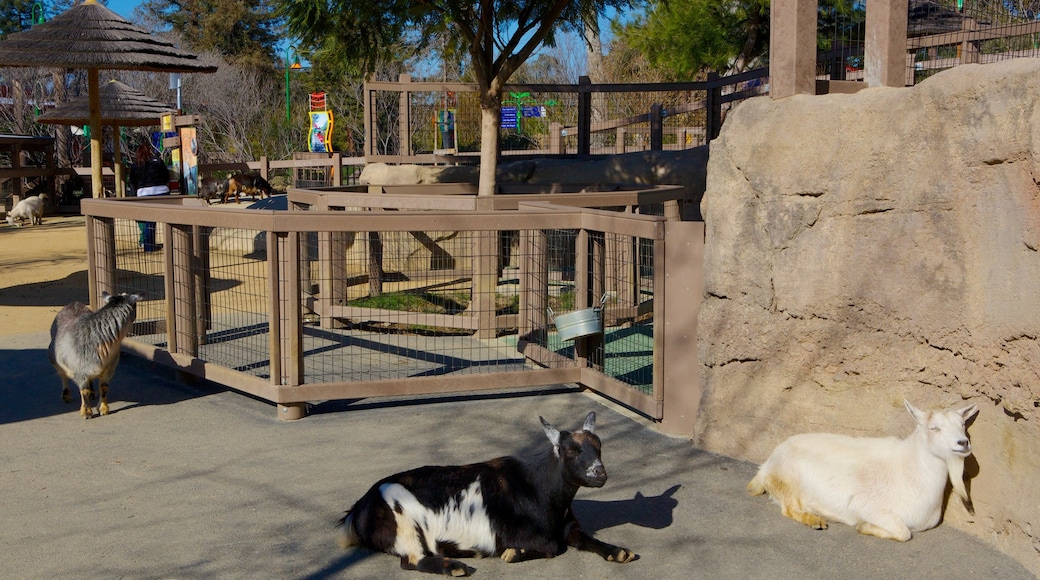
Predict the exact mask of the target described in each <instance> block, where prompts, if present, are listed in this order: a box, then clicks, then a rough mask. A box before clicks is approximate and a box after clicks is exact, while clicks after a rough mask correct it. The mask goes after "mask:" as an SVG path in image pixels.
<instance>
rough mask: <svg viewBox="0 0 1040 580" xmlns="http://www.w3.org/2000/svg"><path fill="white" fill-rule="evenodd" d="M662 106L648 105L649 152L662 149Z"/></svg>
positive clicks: (656, 104)
mask: <svg viewBox="0 0 1040 580" xmlns="http://www.w3.org/2000/svg"><path fill="white" fill-rule="evenodd" d="M664 115H665V110H664V106H662V105H661V103H654V104H652V105H650V150H651V151H660V150H662V149H664Z"/></svg>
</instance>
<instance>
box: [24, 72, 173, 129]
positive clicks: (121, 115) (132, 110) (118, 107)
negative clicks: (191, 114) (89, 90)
mask: <svg viewBox="0 0 1040 580" xmlns="http://www.w3.org/2000/svg"><path fill="white" fill-rule="evenodd" d="M99 93H100V102H101V124H102V125H111V126H113V127H147V126H150V125H158V124H159V123H160V120H161V118H162V116H163V115H168V114H171V113H174V114H175V113H176V112H177V109H176V108H175V107H173V106H171V105H168V104H166V103H161V102H159V101H157V100H155V99H153V98H151V97H149V96H147V95H145V94H144V93H142V92H141V91H139V90H137V89H135V88H133V87H131V86H130V85H127V84H126V83H122V82H120V81H117V80H111V81H108V82H107V83H105V84H103V85H101V88H100V89H99ZM36 121H37V122H38V123H49V124H53V125H86V124H89V123H90V103H89V99H88V98H87V97H79V98H77V99H73V100H71V101H69V102H67V103H62V104H60V105H58V106H57V107H54V108H53V109H49V110H47V111H45V112H44V113H42V114H40V115H39V116H37V117H36Z"/></svg>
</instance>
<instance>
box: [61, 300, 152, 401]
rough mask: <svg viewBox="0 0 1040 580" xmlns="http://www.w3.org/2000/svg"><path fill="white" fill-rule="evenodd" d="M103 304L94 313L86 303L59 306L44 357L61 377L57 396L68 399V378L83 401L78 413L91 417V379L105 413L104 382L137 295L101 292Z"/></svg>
mask: <svg viewBox="0 0 1040 580" xmlns="http://www.w3.org/2000/svg"><path fill="white" fill-rule="evenodd" d="M101 299H102V300H103V301H104V303H105V304H104V306H102V307H101V308H100V309H98V311H97V312H94V311H92V310H91V309H90V307H89V306H87V305H85V304H81V303H79V302H73V303H72V304H69V305H68V306H66V307H64V308H62V309H61V311H60V312H58V315H57V316H55V317H54V322H53V323H51V343H50V346H48V347H47V357H48V358H49V359H50V361H51V364H52V365H54V370H56V371H58V376H59V377H61V399H62V400H63V401H65V402H66V403H69V402H71V400H72V399H71V397H70V395H69V379H72V382H74V383H76V386H77V387H79V395H80V397H81V398H82V400H83V404H82V405H81V406H80V408H79V414H80V415H83V418H84V419H89V418H91V417H93V416H94V411H93V409H92V408H91V405H90V399H91V397H93V395H94V392H93V390H92V387H93V381H94V379H97V381H98V391H99V394H100V397H101V404H100V405H99V406H98V412H99V413H100V414H101V415H107V414H108V381H109V380H110V379H111V378H112V375H114V374H115V372H116V365H118V364H119V345H120V343H121V342H123V338H125V337H126V335H127V333H128V332H130V328H131V327H132V326H133V324H134V319H135V318H137V306H136V304H137V302H138V301H139V300H141V295H139V294H109V293H108V292H102V293H101Z"/></svg>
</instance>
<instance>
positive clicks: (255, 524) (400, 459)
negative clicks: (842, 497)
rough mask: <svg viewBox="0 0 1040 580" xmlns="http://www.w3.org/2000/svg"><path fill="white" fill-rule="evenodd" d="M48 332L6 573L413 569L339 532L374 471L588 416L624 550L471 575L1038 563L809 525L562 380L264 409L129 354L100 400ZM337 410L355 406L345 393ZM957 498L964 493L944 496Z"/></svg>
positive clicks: (993, 573)
mask: <svg viewBox="0 0 1040 580" xmlns="http://www.w3.org/2000/svg"><path fill="white" fill-rule="evenodd" d="M47 341H48V337H47V335H46V334H45V333H37V334H31V335H19V336H16V337H12V338H8V339H5V340H4V342H3V344H2V345H0V368H2V369H4V371H3V373H4V379H3V381H2V382H0V491H2V494H0V546H2V547H3V548H2V554H3V559H2V564H0V576H2V577H4V578H164V579H165V578H254V579H255V578H273V579H283V578H286V579H287V578H411V579H413V580H414V579H415V578H418V577H422V576H419V575H418V573H415V572H404V571H402V570H400V569H399V567H398V561H397V559H396V558H394V557H391V556H387V555H385V554H373V553H370V552H367V551H365V550H359V549H358V550H350V551H341V550H339V549H338V548H337V547H336V546H335V542H334V535H333V526H334V524H335V521H336V519H337V518H339V517H340V516H341V515H342V512H343V511H344V510H345V509H347V508H348V507H349V506H350V505H351V504H352V503H353V502H354V501H355V500H356V499H357V498H358V497H359V496H360V495H361V494H362V493H363V492H364V491H365V490H367V489H368V487H369V486H370V485H371V484H372V483H373V482H375V481H376V480H378V479H379V478H381V477H383V476H385V475H388V474H390V473H394V472H397V471H401V470H404V469H407V468H411V467H417V466H420V465H424V464H455V463H467V462H472V461H480V460H485V459H490V458H492V457H496V456H499V455H507V454H520V453H524V452H525V451H528V450H531V449H535V448H537V447H540V446H542V445H546V444H547V441H546V440H545V437H544V435H543V434H542V431H541V428H540V426H539V423H538V416H539V415H541V416H544V417H545V418H546V419H547V420H548V421H549V422H551V423H553V424H554V425H555V426H557V427H558V428H560V429H574V428H578V427H580V424H581V420H582V419H583V418H584V416H585V414H586V413H587V412H588V411H590V410H592V411H596V414H597V417H598V419H597V432H598V433H599V434H600V436H601V438H602V439H603V460H604V463H605V464H606V467H607V471H608V474H609V477H610V479H609V481H608V482H607V484H606V486H605V487H603V488H601V489H595V490H592V489H584V490H581V491H579V493H578V497H577V500H576V502H575V506H574V508H575V511H576V513H577V514H578V517H579V519H580V520H581V521H582V523H583V526H584V527H585V528H586V530H588V531H592V532H594V533H595V535H596V536H597V537H598V538H600V539H602V540H605V541H607V542H610V543H613V544H617V545H620V546H624V547H627V548H631V549H633V550H635V551H636V552H637V553H638V554H639V555H640V559H639V560H637V561H635V562H632V563H629V564H614V563H609V562H604V561H603V560H601V559H599V558H598V557H597V556H595V555H593V554H589V553H579V552H576V551H573V550H569V551H568V552H567V553H565V554H563V555H561V556H559V557H557V558H555V559H552V560H546V561H535V562H525V563H520V564H505V563H503V562H502V561H500V560H498V559H494V558H491V559H485V560H473V561H470V562H469V563H470V565H472V566H474V567H475V568H476V569H477V572H476V577H480V578H507V579H508V578H524V579H532V578H534V579H537V578H568V579H573V578H597V579H598V578H605V579H613V578H640V579H641V578H655V579H664V580H668V579H680V578H681V579H690V578H713V579H714V578H735V579H736V578H741V579H743V578H762V579H770V580H775V579H781V578H843V579H850V578H851V579H856V578H863V579H867V578H869V579H874V580H876V579H885V578H892V579H896V578H899V579H902V578H915V579H916V580H921V579H929V578H935V579H942V580H949V579H951V578H1001V579H1003V580H1015V579H1031V578H1034V576H1033V575H1032V574H1031V573H1030V572H1029V571H1027V570H1026V569H1025V568H1023V567H1022V566H1021V565H1019V564H1018V563H1016V562H1015V561H1013V560H1011V559H1010V558H1008V557H1006V556H1004V555H1002V554H1000V553H999V552H997V551H996V550H994V549H993V548H990V547H989V546H987V545H986V544H984V543H982V542H981V541H979V540H977V539H975V538H972V537H971V536H969V535H967V534H965V533H962V532H959V531H957V530H954V529H953V528H951V527H948V526H942V525H940V527H938V528H937V529H934V530H931V531H927V532H923V533H921V534H918V535H916V536H915V537H914V539H912V540H911V541H910V542H907V543H902V544H901V543H897V542H891V541H884V540H879V539H876V538H871V537H865V536H860V535H859V534H857V533H856V532H855V530H853V529H851V528H849V527H846V526H843V525H840V524H836V525H833V526H832V527H831V529H829V530H827V531H813V530H810V529H808V528H806V527H805V526H802V525H801V524H797V523H795V522H793V521H791V520H789V519H787V518H784V517H782V516H781V515H780V512H779V508H778V507H777V506H776V505H774V504H773V503H772V502H770V501H769V500H767V499H765V498H764V497H750V496H748V495H747V493H746V492H745V490H744V485H745V484H746V483H747V481H748V480H749V479H750V478H751V476H752V475H753V473H754V470H755V466H754V465H752V464H750V463H746V462H741V461H735V460H732V459H728V458H725V457H720V456H717V455H712V454H710V453H705V452H703V451H700V450H698V449H696V448H694V447H693V446H692V445H691V444H690V443H689V442H688V441H685V440H681V439H675V438H670V437H667V436H664V435H660V434H658V433H657V432H655V431H654V430H653V429H652V428H649V427H648V426H647V424H646V423H645V422H644V421H642V420H641V419H638V418H635V417H633V416H632V415H631V414H629V413H627V412H625V411H623V410H621V409H619V408H618V407H616V406H613V405H611V404H609V403H607V402H605V401H604V400H602V399H600V398H598V397H596V396H592V395H587V394H583V393H579V392H575V391H567V390H563V391H564V392H557V393H555V394H548V395H542V396H537V397H535V396H524V397H514V398H502V397H498V396H493V395H487V396H471V397H446V398H441V399H433V400H427V401H425V402H422V403H409V404H402V403H393V404H387V403H372V402H365V401H360V402H357V403H355V404H353V405H346V404H344V403H342V402H340V403H334V404H333V403H330V404H326V405H317V406H316V407H315V408H314V409H313V414H312V415H311V416H309V417H307V418H305V419H303V420H301V421H296V422H279V421H278V420H277V419H276V417H275V412H274V409H273V407H272V406H270V405H269V404H267V403H264V402H261V401H257V400H254V399H252V398H250V397H247V396H244V395H241V394H238V393H234V392H229V391H227V390H224V389H223V388H221V387H219V386H215V385H212V384H209V383H203V384H201V385H192V386H189V385H185V384H182V383H178V382H176V381H175V380H174V377H173V375H172V373H170V372H169V371H165V370H162V369H155V368H151V367H149V366H148V365H147V364H146V363H145V362H144V361H142V360H140V359H136V358H133V357H128V356H126V355H124V356H123V360H122V362H121V365H120V367H119V370H118V371H117V372H116V376H115V379H114V380H113V382H112V389H111V393H110V405H111V406H112V409H113V411H114V412H113V413H112V414H111V415H109V416H106V417H99V418H94V419H91V420H89V421H84V420H83V419H81V418H80V417H79V416H78V414H77V411H78V408H79V405H78V401H77V402H76V403H75V404H70V405H66V404H63V403H62V402H61V398H60V396H59V393H60V382H59V380H58V378H57V376H56V375H55V373H54V371H53V369H51V367H50V365H49V363H48V362H47V359H46V346H47ZM347 409H349V410H347ZM951 509H963V508H961V507H960V506H959V505H954V506H953V507H952V508H951Z"/></svg>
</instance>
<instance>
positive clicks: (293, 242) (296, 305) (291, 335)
mask: <svg viewBox="0 0 1040 580" xmlns="http://www.w3.org/2000/svg"><path fill="white" fill-rule="evenodd" d="M270 234H271V233H270V232H268V235H270ZM276 235H277V244H278V246H279V248H278V262H279V264H278V268H279V270H280V273H281V276H280V277H279V279H278V286H279V289H278V293H279V295H280V298H281V310H280V312H279V318H278V321H277V324H278V326H279V327H280V332H279V339H280V348H279V350H280V351H281V352H280V353H279V356H280V359H281V361H282V365H281V366H282V375H283V376H282V383H281V384H283V385H290V386H297V385H301V384H303V381H304V369H303V310H302V305H301V287H300V265H301V258H302V255H301V254H302V252H301V250H300V240H301V239H302V238H303V236H301V235H300V233H299V232H288V233H283V232H280V233H278V234H276ZM268 260H269V261H270V257H269V258H268ZM273 359H274V356H273V354H272V362H273ZM306 409H307V407H306V404H305V403H288V404H285V403H279V404H278V418H279V419H282V420H286V421H291V420H296V419H300V418H302V417H303V416H304V415H305V414H306Z"/></svg>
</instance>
